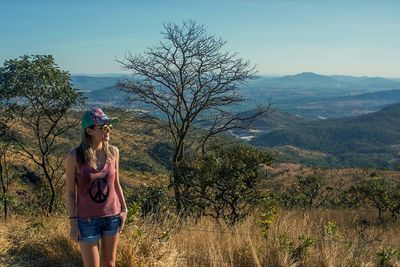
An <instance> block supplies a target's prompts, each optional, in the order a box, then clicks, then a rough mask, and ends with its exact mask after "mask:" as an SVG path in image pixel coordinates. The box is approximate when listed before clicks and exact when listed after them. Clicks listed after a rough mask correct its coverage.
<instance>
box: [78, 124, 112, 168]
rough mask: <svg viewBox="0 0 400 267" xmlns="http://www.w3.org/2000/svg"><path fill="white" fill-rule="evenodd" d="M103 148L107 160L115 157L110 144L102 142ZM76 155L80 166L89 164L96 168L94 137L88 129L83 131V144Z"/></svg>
mask: <svg viewBox="0 0 400 267" xmlns="http://www.w3.org/2000/svg"><path fill="white" fill-rule="evenodd" d="M89 128H91V127H89ZM102 147H103V151H104V152H105V154H106V159H110V158H112V157H114V151H113V150H112V149H111V145H110V144H109V143H108V142H102ZM76 154H77V160H78V163H79V164H85V163H88V164H89V165H90V166H93V167H96V154H95V152H94V150H93V148H92V137H91V136H90V135H89V134H88V133H87V132H86V129H84V130H83V133H82V140H81V144H80V145H79V146H78V147H77V148H76Z"/></svg>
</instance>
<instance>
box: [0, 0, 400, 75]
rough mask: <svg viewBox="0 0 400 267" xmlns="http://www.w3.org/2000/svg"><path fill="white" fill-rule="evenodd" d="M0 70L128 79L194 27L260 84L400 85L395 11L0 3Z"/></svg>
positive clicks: (366, 4)
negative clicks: (348, 80) (142, 59)
mask: <svg viewBox="0 0 400 267" xmlns="http://www.w3.org/2000/svg"><path fill="white" fill-rule="evenodd" d="M0 10H2V12H1V13H2V15H1V16H0V30H1V32H2V33H3V34H2V35H1V37H0V43H1V50H2V53H1V54H0V62H1V63H3V62H4V61H5V60H8V59H13V58H16V57H19V56H22V55H24V54H51V55H53V56H54V58H55V61H56V63H57V64H58V65H59V66H60V68H62V69H64V70H67V71H69V72H70V73H73V74H74V75H102V74H104V75H108V74H113V73H124V72H123V71H122V70H121V68H120V65H119V64H118V63H117V62H116V59H123V57H124V54H125V52H128V51H130V52H133V53H134V54H136V53H142V52H144V51H145V49H146V48H147V47H151V46H154V45H155V44H157V42H158V41H160V40H161V34H160V31H162V24H163V23H168V22H172V23H177V24H181V23H182V21H184V20H189V19H192V20H195V21H196V22H197V23H199V24H204V25H206V26H207V27H208V33H209V34H211V35H215V36H217V37H221V38H222V39H223V40H225V41H227V45H226V47H225V48H226V50H228V51H230V52H232V53H234V52H237V53H238V55H239V56H240V57H242V58H244V59H246V60H249V61H250V62H251V63H252V64H255V65H256V66H257V70H258V74H259V75H261V76H274V77H279V76H285V75H294V74H298V73H301V72H313V73H317V74H321V75H328V76H330V75H349V76H357V77H364V76H365V77H385V78H397V77H400V53H399V52H398V47H400V34H399V33H400V16H398V10H400V2H395V1H379V2H378V1H359V0H354V1H255V0H253V1H235V0H232V1H226V0H219V1H192V2H190V1H183V0H171V1H118V0H116V1H65V0H59V1H38V0H37V1H34V0H32V1H22V0H20V1H7V0H3V1H0Z"/></svg>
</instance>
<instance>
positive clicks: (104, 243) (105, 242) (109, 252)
mask: <svg viewBox="0 0 400 267" xmlns="http://www.w3.org/2000/svg"><path fill="white" fill-rule="evenodd" d="M117 244H118V234H115V235H110V236H107V235H105V236H102V237H101V255H102V257H101V259H102V266H103V267H114V266H115V259H116V254H117Z"/></svg>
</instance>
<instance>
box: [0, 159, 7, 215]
mask: <svg viewBox="0 0 400 267" xmlns="http://www.w3.org/2000/svg"><path fill="white" fill-rule="evenodd" d="M0 160H1V158H0ZM0 179H1V185H2V189H3V207H4V222H7V212H8V205H7V204H8V203H7V202H8V199H7V188H6V185H5V183H4V180H3V179H4V177H3V164H2V162H1V161H0Z"/></svg>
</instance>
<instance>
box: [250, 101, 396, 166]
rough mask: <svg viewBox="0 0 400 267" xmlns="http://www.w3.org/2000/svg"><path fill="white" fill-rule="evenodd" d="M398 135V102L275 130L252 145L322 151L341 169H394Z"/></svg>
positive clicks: (260, 137)
mask: <svg viewBox="0 0 400 267" xmlns="http://www.w3.org/2000/svg"><path fill="white" fill-rule="evenodd" d="M399 132H400V103H397V104H393V105H389V106H387V107H385V108H383V109H382V110H380V111H378V112H374V113H369V114H366V115H360V116H355V117H351V118H341V119H327V120H320V121H312V122H306V123H300V124H298V125H293V127H288V128H285V129H278V130H274V131H271V132H268V133H265V134H262V135H260V136H258V137H256V138H254V139H253V140H252V141H251V143H252V144H253V145H256V146H261V147H273V148H274V147H275V148H277V147H283V146H288V145H290V146H294V147H299V148H302V149H307V150H313V151H320V152H323V153H326V154H329V155H332V156H333V157H334V160H335V161H337V164H338V165H341V166H342V165H343V166H363V167H382V168H395V167H397V166H396V165H397V163H398V153H399V152H400V150H399V147H400V135H399ZM330 160H332V159H330Z"/></svg>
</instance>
